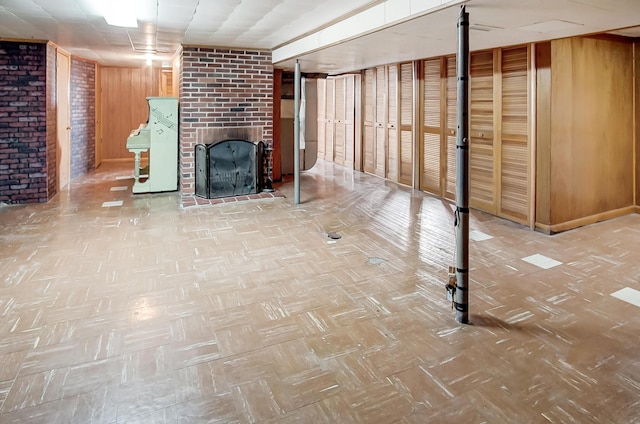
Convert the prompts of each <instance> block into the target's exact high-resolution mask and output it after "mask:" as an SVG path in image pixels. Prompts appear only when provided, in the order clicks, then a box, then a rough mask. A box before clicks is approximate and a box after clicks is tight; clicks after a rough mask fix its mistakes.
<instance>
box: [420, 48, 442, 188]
mask: <svg viewBox="0 0 640 424" xmlns="http://www.w3.org/2000/svg"><path fill="white" fill-rule="evenodd" d="M422 70H423V76H422V80H423V84H424V85H423V89H422V110H423V114H422V115H423V116H422V145H421V149H420V150H421V158H420V189H421V190H424V191H427V192H430V193H433V194H437V195H438V196H440V194H441V188H440V150H441V149H440V144H441V138H442V113H441V105H442V84H441V80H440V74H441V71H440V70H441V60H440V59H439V58H438V59H428V60H425V61H423V63H422Z"/></svg>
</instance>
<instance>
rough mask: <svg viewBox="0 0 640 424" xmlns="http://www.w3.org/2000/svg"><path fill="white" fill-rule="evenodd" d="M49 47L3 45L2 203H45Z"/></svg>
mask: <svg viewBox="0 0 640 424" xmlns="http://www.w3.org/2000/svg"><path fill="white" fill-rule="evenodd" d="M46 47H47V45H46V44H38V43H22V42H20V43H18V42H5V41H0V202H5V203H36V202H46V201H47V199H48V193H47V104H46V74H47V61H46Z"/></svg>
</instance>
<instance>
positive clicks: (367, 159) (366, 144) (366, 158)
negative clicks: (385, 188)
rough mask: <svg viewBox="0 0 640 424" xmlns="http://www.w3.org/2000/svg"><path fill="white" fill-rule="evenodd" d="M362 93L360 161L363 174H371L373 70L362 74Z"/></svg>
mask: <svg viewBox="0 0 640 424" xmlns="http://www.w3.org/2000/svg"><path fill="white" fill-rule="evenodd" d="M363 86H364V91H363V97H364V99H363V104H364V116H363V117H362V118H363V121H364V122H363V126H364V133H363V135H362V136H363V142H362V161H363V164H362V165H363V169H364V172H367V173H369V174H373V173H374V172H375V168H376V165H375V148H376V145H375V142H376V139H375V110H376V103H375V101H376V96H375V89H376V71H375V70H374V69H367V70H366V71H365V72H364V84H363Z"/></svg>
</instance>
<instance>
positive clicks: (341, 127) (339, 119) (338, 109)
mask: <svg viewBox="0 0 640 424" xmlns="http://www.w3.org/2000/svg"><path fill="white" fill-rule="evenodd" d="M333 81H334V84H335V115H334V121H333V122H334V126H333V128H334V135H333V161H334V162H335V163H337V164H340V165H344V145H345V139H346V128H345V115H346V103H345V79H344V78H343V77H338V78H335V79H333Z"/></svg>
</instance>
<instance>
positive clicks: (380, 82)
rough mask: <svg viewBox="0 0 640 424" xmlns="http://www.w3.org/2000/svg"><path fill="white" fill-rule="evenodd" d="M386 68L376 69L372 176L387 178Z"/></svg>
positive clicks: (379, 67)
mask: <svg viewBox="0 0 640 424" xmlns="http://www.w3.org/2000/svg"><path fill="white" fill-rule="evenodd" d="M385 71H386V67H385V66H378V67H377V68H376V87H375V88H376V91H375V98H376V102H375V136H374V137H375V150H374V158H375V160H374V164H375V169H374V174H376V175H377V176H379V177H382V178H386V177H387V137H386V132H387V128H386V126H387V78H386V72H385Z"/></svg>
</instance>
